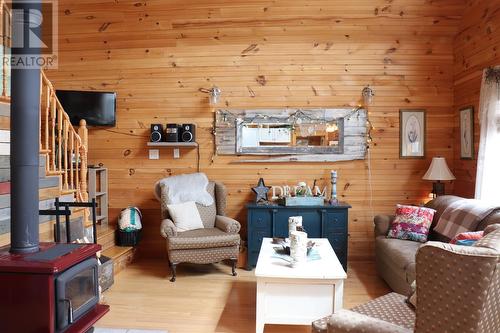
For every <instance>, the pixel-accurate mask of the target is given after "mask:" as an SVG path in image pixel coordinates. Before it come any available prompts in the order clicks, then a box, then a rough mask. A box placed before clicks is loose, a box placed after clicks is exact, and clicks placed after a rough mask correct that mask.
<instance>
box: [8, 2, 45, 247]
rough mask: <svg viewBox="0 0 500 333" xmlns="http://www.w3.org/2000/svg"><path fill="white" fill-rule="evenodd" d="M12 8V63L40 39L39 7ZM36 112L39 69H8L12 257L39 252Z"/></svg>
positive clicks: (26, 4)
mask: <svg viewBox="0 0 500 333" xmlns="http://www.w3.org/2000/svg"><path fill="white" fill-rule="evenodd" d="M12 8H13V11H12V12H13V15H12V24H13V29H12V32H13V34H12V46H13V48H12V58H13V60H14V61H16V59H18V58H20V57H23V55H28V54H29V55H30V57H31V55H35V56H36V55H39V54H40V50H39V49H34V48H33V45H30V41H32V40H33V38H32V36H33V35H31V38H30V34H31V33H32V34H34V35H36V36H41V28H40V26H38V28H34V27H36V26H37V25H39V24H40V23H41V19H42V17H41V16H39V15H36V11H33V9H38V10H39V13H41V8H42V7H41V4H40V3H37V4H35V3H33V2H23V1H16V0H14V1H13V3H12ZM30 9H31V11H30ZM19 13H21V14H19ZM23 13H24V15H22V14H23ZM21 20H22V22H21ZM30 23H31V25H30ZM16 46H18V47H16ZM31 59H33V58H31ZM39 112H40V68H35V67H30V68H29V69H27V68H19V67H16V66H12V75H11V105H10V115H11V142H10V153H11V157H10V167H11V218H10V220H11V222H10V226H11V233H10V242H11V245H10V252H11V253H16V254H22V253H30V252H36V251H38V249H39V235H38V233H39V226H38V224H39V220H38V201H39V197H38V169H39V154H40V151H39V149H40V148H39V144H40V143H39V128H40V120H39V119H40V118H39Z"/></svg>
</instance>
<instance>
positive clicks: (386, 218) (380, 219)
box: [373, 215, 395, 237]
mask: <svg viewBox="0 0 500 333" xmlns="http://www.w3.org/2000/svg"><path fill="white" fill-rule="evenodd" d="M394 218H395V216H394V215H377V216H375V218H374V219H373V223H374V224H375V237H378V236H387V233H388V232H389V227H390V226H391V223H392V221H394Z"/></svg>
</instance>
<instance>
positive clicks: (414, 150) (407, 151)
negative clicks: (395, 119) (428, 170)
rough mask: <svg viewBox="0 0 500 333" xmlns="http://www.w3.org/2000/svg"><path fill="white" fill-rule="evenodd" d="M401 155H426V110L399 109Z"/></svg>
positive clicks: (409, 156)
mask: <svg viewBox="0 0 500 333" xmlns="http://www.w3.org/2000/svg"><path fill="white" fill-rule="evenodd" d="M399 133H400V137H399V157H400V158H424V157H425V110H400V111H399Z"/></svg>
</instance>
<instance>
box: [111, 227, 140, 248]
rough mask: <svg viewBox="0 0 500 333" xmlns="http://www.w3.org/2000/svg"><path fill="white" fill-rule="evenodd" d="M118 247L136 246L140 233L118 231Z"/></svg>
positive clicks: (137, 231)
mask: <svg viewBox="0 0 500 333" xmlns="http://www.w3.org/2000/svg"><path fill="white" fill-rule="evenodd" d="M117 235H118V242H117V243H118V246H136V245H137V244H139V241H140V240H141V231H140V230H134V231H122V230H118V234H117Z"/></svg>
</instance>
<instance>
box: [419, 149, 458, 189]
mask: <svg viewBox="0 0 500 333" xmlns="http://www.w3.org/2000/svg"><path fill="white" fill-rule="evenodd" d="M422 179H425V180H432V181H434V183H432V193H434V194H435V195H436V196H440V195H444V183H441V181H446V180H454V179H455V176H454V175H453V173H451V171H450V168H448V165H447V164H446V159H445V158H444V157H433V158H432V162H431V165H430V167H429V170H427V172H426V173H425V175H424V176H423V177H422Z"/></svg>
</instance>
